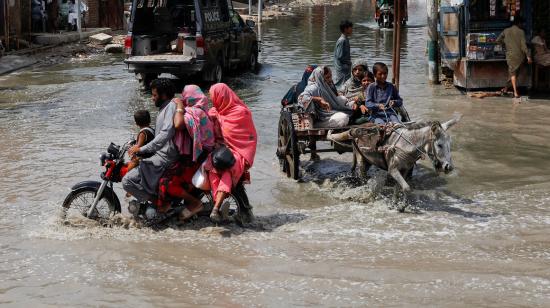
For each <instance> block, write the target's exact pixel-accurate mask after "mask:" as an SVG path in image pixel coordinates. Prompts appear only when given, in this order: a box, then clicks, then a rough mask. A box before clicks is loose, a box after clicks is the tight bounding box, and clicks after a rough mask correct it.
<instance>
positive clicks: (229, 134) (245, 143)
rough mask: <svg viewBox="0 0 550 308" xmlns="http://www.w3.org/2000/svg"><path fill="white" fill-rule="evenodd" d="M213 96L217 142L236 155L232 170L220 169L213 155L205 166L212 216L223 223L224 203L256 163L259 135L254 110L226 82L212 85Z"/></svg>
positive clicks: (214, 219)
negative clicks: (252, 111)
mask: <svg viewBox="0 0 550 308" xmlns="http://www.w3.org/2000/svg"><path fill="white" fill-rule="evenodd" d="M210 98H211V99H212V103H213V108H211V109H210V111H209V112H208V115H209V116H210V119H211V120H212V122H213V124H214V136H215V139H216V143H223V144H225V145H226V146H227V147H228V148H229V150H231V153H232V154H233V156H234V157H235V164H234V165H233V166H232V167H231V168H229V169H225V170H217V169H216V168H214V166H213V165H212V159H211V158H210V159H209V160H208V163H207V164H206V166H205V168H206V170H208V171H209V173H208V178H209V180H210V186H211V189H212V194H213V196H214V208H213V209H212V213H211V214H210V218H211V219H212V220H213V221H214V222H219V221H220V220H221V215H220V206H221V205H222V202H223V201H224V200H225V198H227V196H228V194H229V193H231V190H232V189H233V188H234V187H235V186H236V185H237V184H238V183H239V181H240V180H241V178H243V175H245V173H248V169H250V167H252V164H253V163H254V156H255V155H256V144H257V142H258V137H257V134H256V128H255V127H254V122H253V121H252V113H251V112H250V109H248V107H247V106H246V105H245V104H244V103H243V102H242V101H241V99H240V98H239V97H238V96H237V94H235V92H233V91H232V90H231V89H230V88H229V87H228V86H227V85H226V84H224V83H217V84H215V85H213V86H212V87H210Z"/></svg>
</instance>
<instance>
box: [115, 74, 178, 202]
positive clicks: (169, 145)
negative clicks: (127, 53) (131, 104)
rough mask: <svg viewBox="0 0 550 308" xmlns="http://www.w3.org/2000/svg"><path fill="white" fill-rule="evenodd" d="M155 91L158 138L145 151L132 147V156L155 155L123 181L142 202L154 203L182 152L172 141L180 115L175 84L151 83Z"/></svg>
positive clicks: (142, 161) (127, 188) (129, 151)
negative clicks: (175, 98)
mask: <svg viewBox="0 0 550 308" xmlns="http://www.w3.org/2000/svg"><path fill="white" fill-rule="evenodd" d="M151 91H152V99H153V103H154V104H155V106H156V107H158V108H159V113H158V115H157V120H156V127H155V128H156V130H155V138H154V139H153V140H152V141H151V142H149V143H148V144H147V145H145V146H143V147H141V148H140V147H138V146H133V147H131V148H130V149H129V150H128V154H129V155H130V156H133V155H138V156H139V155H144V154H153V156H151V157H150V158H145V159H142V160H141V163H140V164H139V166H138V167H137V168H135V169H132V170H130V171H129V172H128V174H126V176H124V178H123V179H122V186H123V188H124V190H126V191H127V192H129V193H130V194H132V195H133V196H134V197H135V198H136V199H137V200H138V201H139V202H147V201H153V200H152V199H153V197H154V196H155V195H156V194H157V191H158V184H159V180H160V178H161V177H162V175H163V173H164V171H165V170H166V169H167V168H168V167H170V166H171V165H172V164H173V163H174V162H176V161H177V159H178V156H179V153H178V149H177V148H176V146H175V145H174V143H173V141H172V139H173V137H174V134H175V129H174V115H175V113H176V104H175V103H172V99H173V98H174V93H175V88H174V85H173V84H172V82H171V81H170V80H169V79H164V78H161V79H156V80H154V81H153V82H152V83H151Z"/></svg>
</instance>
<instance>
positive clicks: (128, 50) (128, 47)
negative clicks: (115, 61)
mask: <svg viewBox="0 0 550 308" xmlns="http://www.w3.org/2000/svg"><path fill="white" fill-rule="evenodd" d="M124 54H125V55H126V58H128V57H130V56H131V55H132V33H128V35H126V38H124Z"/></svg>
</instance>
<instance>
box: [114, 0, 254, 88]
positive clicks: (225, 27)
mask: <svg viewBox="0 0 550 308" xmlns="http://www.w3.org/2000/svg"><path fill="white" fill-rule="evenodd" d="M254 26H255V24H254V21H252V20H247V21H246V22H244V21H243V20H242V18H241V16H239V14H238V13H237V12H236V11H235V10H233V5H232V3H231V2H227V0H133V3H132V8H131V15H130V27H129V32H128V35H127V37H126V39H125V42H124V47H125V55H126V59H125V60H124V63H126V65H127V68H128V70H129V71H130V72H133V73H135V74H136V77H137V78H138V79H139V80H140V81H141V82H142V83H143V85H144V86H146V87H147V86H148V85H149V83H150V81H151V80H153V79H155V78H157V77H158V75H160V74H162V73H169V74H172V75H175V76H176V77H179V78H184V77H189V76H198V77H201V79H203V80H205V81H211V82H220V81H221V80H222V78H223V77H224V73H225V72H227V71H230V70H236V69H242V68H248V69H252V70H256V69H257V68H258V52H259V43H258V39H257V36H256V33H255V32H254Z"/></svg>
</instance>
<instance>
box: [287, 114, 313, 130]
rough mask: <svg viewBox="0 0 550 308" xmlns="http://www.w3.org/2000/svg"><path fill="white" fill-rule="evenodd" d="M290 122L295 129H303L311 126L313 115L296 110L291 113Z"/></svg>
mask: <svg viewBox="0 0 550 308" xmlns="http://www.w3.org/2000/svg"><path fill="white" fill-rule="evenodd" d="M292 124H293V125H294V129H295V130H297V131H304V130H308V129H312V128H313V116H312V115H311V113H307V112H297V113H293V114H292Z"/></svg>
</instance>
